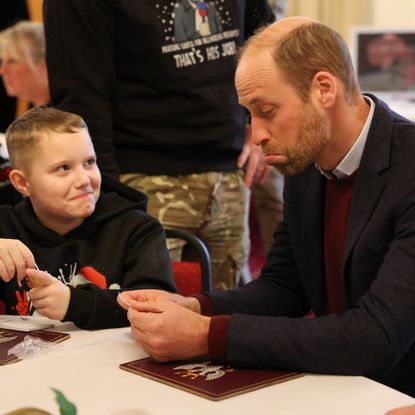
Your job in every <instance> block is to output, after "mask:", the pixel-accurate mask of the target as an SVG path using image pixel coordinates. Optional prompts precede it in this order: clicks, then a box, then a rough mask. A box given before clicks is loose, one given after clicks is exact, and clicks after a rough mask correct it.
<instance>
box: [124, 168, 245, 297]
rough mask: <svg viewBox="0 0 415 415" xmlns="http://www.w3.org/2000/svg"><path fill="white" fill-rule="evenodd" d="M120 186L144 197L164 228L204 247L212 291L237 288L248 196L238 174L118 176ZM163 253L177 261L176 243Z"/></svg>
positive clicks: (241, 262) (243, 244)
mask: <svg viewBox="0 0 415 415" xmlns="http://www.w3.org/2000/svg"><path fill="white" fill-rule="evenodd" d="M121 181H122V182H123V183H125V184H127V185H128V186H131V187H133V188H135V189H137V190H140V191H142V192H143V193H145V194H146V195H147V197H148V199H149V203H148V212H149V213H150V214H151V215H153V216H155V217H156V218H158V220H159V221H160V222H161V223H162V224H163V226H164V227H165V228H177V229H184V230H187V231H189V232H192V233H193V234H195V235H197V236H198V237H199V238H201V239H202V240H203V242H205V244H206V246H207V248H208V250H209V252H210V255H211V259H212V283H213V288H214V289H232V288H234V287H235V286H236V285H237V283H238V281H239V278H240V272H241V269H242V267H243V266H244V264H245V263H246V261H247V259H248V255H249V250H250V240H249V227H248V211H249V205H248V203H249V196H250V192H249V189H248V188H247V187H246V186H245V184H244V182H243V178H242V173H241V172H224V173H216V172H209V173H200V174H190V175H183V176H164V175H163V176H146V175H144V174H123V175H121ZM168 248H169V252H170V255H171V257H172V259H174V260H177V259H179V257H180V254H181V246H180V245H179V243H178V241H173V243H171V244H168Z"/></svg>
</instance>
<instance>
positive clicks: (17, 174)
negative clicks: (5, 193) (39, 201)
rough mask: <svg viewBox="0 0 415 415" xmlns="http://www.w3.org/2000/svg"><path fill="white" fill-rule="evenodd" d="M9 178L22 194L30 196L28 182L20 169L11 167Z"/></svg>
mask: <svg viewBox="0 0 415 415" xmlns="http://www.w3.org/2000/svg"><path fill="white" fill-rule="evenodd" d="M9 180H10V182H11V183H12V185H13V186H14V188H15V189H16V190H17V191H18V192H20V193H21V194H22V195H23V196H26V197H29V196H30V190H29V183H28V181H27V178H26V176H25V174H24V173H23V171H22V170H18V169H13V170H12V171H11V172H10V174H9Z"/></svg>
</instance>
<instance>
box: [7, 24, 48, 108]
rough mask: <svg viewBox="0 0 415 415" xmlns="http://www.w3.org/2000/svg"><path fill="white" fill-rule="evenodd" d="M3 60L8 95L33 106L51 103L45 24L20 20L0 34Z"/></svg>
mask: <svg viewBox="0 0 415 415" xmlns="http://www.w3.org/2000/svg"><path fill="white" fill-rule="evenodd" d="M0 59H1V64H0V75H1V77H2V78H3V83H4V87H5V88H6V92H7V94H8V95H10V96H12V97H17V98H21V99H23V100H25V101H27V102H29V103H31V104H34V105H47V104H48V103H49V101H50V96H49V85H48V71H47V68H46V61H45V36H44V31H43V24H42V23H39V22H29V21H21V22H19V23H16V24H15V25H13V26H11V27H9V28H7V29H6V30H4V31H2V32H0Z"/></svg>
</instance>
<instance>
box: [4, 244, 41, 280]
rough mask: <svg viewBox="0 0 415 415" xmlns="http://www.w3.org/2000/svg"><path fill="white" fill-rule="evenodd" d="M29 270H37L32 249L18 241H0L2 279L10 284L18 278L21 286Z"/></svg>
mask: <svg viewBox="0 0 415 415" xmlns="http://www.w3.org/2000/svg"><path fill="white" fill-rule="evenodd" d="M27 268H36V264H35V259H34V257H33V254H32V252H31V251H30V249H29V248H28V247H27V246H26V245H25V244H24V243H23V242H21V241H19V240H17V239H3V238H1V239H0V277H1V279H3V280H4V281H6V282H9V281H10V280H11V279H12V278H14V277H15V276H16V278H17V280H18V282H19V285H20V281H22V280H23V278H24V277H25V275H26V269H27Z"/></svg>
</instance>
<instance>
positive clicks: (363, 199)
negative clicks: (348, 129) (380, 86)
mask: <svg viewBox="0 0 415 415" xmlns="http://www.w3.org/2000/svg"><path fill="white" fill-rule="evenodd" d="M368 95H369V94H368ZM369 96H370V97H371V98H372V99H373V100H374V101H375V105H376V107H375V112H374V114H373V120H372V124H371V127H370V129H369V133H368V137H367V140H366V145H365V149H364V151H363V156H362V160H361V162H360V166H359V170H358V174H357V178H356V183H355V185H354V189H353V195H352V202H351V206H350V212H349V220H348V225H347V235H346V241H345V250H344V261H343V272H344V269H345V265H346V263H347V260H348V259H349V257H350V255H351V254H352V252H353V248H354V246H355V245H356V242H357V240H358V239H359V236H360V235H361V234H362V231H363V229H364V228H365V226H366V224H367V223H368V221H369V220H370V218H371V216H372V214H373V211H374V209H375V207H376V205H377V203H378V201H379V198H380V196H381V194H382V191H383V188H384V182H383V179H382V177H381V174H380V173H381V172H382V171H384V170H385V169H387V168H388V167H389V158H390V145H391V137H392V116H391V112H390V110H389V108H388V107H387V106H386V105H385V104H384V103H383V102H382V101H380V100H378V99H377V98H376V97H374V96H373V95H369ZM343 277H344V276H343Z"/></svg>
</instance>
